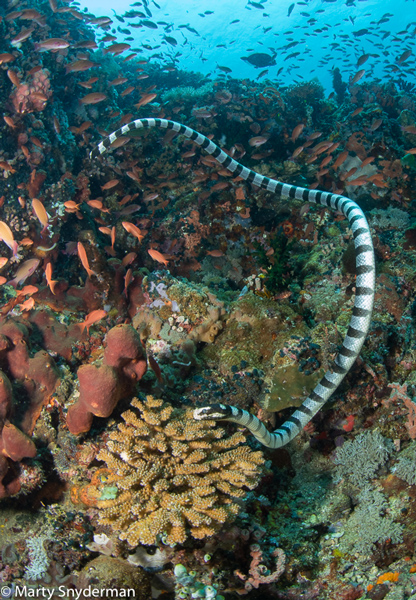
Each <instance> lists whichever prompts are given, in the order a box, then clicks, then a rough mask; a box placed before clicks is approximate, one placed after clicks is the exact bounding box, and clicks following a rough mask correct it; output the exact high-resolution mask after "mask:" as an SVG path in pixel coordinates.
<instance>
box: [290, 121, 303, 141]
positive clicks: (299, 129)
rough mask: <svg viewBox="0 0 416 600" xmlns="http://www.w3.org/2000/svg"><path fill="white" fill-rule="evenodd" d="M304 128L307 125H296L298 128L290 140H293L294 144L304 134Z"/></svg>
mask: <svg viewBox="0 0 416 600" xmlns="http://www.w3.org/2000/svg"><path fill="white" fill-rule="evenodd" d="M304 127H305V125H304V124H303V123H299V125H296V127H295V128H294V130H293V131H292V135H291V138H290V139H291V140H292V142H296V140H297V139H298V137H299V136H300V134H301V133H302V131H303V129H304Z"/></svg>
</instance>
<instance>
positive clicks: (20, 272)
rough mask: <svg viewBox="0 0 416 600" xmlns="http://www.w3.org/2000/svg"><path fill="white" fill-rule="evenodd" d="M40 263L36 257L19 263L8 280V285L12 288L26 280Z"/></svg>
mask: <svg viewBox="0 0 416 600" xmlns="http://www.w3.org/2000/svg"><path fill="white" fill-rule="evenodd" d="M39 264H40V260H38V259H37V258H30V259H29V260H26V261H25V262H24V263H22V264H21V265H20V267H19V268H18V269H17V271H16V273H15V275H14V277H13V279H11V280H10V281H9V285H12V286H13V287H14V288H15V287H17V286H18V285H19V283H23V282H24V281H26V279H27V278H28V277H30V276H31V275H33V273H34V272H35V271H36V269H37V268H38V266H39Z"/></svg>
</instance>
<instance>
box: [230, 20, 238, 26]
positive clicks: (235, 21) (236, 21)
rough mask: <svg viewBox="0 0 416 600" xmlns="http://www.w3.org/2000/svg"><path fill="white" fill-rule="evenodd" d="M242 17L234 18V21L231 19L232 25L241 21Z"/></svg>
mask: <svg viewBox="0 0 416 600" xmlns="http://www.w3.org/2000/svg"><path fill="white" fill-rule="evenodd" d="M239 22H240V19H234V21H230V25H234V23H239Z"/></svg>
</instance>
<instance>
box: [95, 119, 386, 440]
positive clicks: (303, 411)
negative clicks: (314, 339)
mask: <svg viewBox="0 0 416 600" xmlns="http://www.w3.org/2000/svg"><path fill="white" fill-rule="evenodd" d="M149 127H160V128H161V129H171V130H173V131H176V132H177V133H179V134H182V135H184V136H186V137H187V138H189V139H191V140H192V141H193V142H195V143H196V144H198V146H201V148H203V149H204V150H205V151H206V152H208V154H211V156H213V157H214V158H215V159H216V160H217V161H218V162H219V163H220V164H221V165H222V166H223V167H225V168H227V169H228V170H229V171H231V173H233V175H236V176H239V177H241V178H242V179H244V180H245V181H248V182H249V183H252V184H253V185H256V186H258V187H260V188H264V189H266V190H268V191H270V192H275V193H276V194H277V195H278V197H279V198H285V199H286V198H289V199H290V198H295V199H297V200H304V201H305V202H313V203H315V204H321V205H322V206H326V207H329V208H332V209H333V210H338V211H340V212H342V213H343V214H344V215H345V216H346V217H347V219H348V221H349V224H350V227H351V230H352V232H353V238H354V247H355V265H356V275H357V279H356V283H355V286H356V289H355V300H354V307H353V310H352V316H351V320H350V323H349V326H348V331H347V334H346V336H345V339H344V341H343V342H342V347H341V350H340V351H339V353H338V355H337V356H336V358H335V360H334V364H333V367H332V368H331V369H329V370H328V371H327V372H326V373H325V375H324V376H323V377H322V379H321V380H320V382H319V383H318V384H317V385H316V386H315V388H314V390H313V391H312V392H311V394H310V395H309V396H308V398H306V400H305V401H304V402H303V404H302V405H301V406H300V407H299V408H298V409H297V410H295V412H294V413H293V414H292V416H291V417H289V418H288V419H287V421H285V422H284V423H283V424H282V425H280V427H279V428H278V429H276V430H275V431H274V432H272V433H270V432H269V431H268V430H267V429H266V427H265V425H264V424H263V423H262V422H261V421H260V420H259V419H258V418H257V417H255V416H254V415H252V414H250V413H248V412H247V411H245V410H242V409H240V408H237V407H234V406H227V405H224V404H212V405H210V406H203V407H201V408H197V409H195V411H194V418H195V419H197V420H201V419H213V420H216V421H233V422H234V423H238V424H239V425H243V426H244V427H247V429H248V430H249V431H250V432H251V433H252V434H253V435H254V436H255V437H256V438H257V439H258V440H259V442H261V443H262V444H263V445H264V446H268V447H269V448H280V447H281V446H284V445H285V444H287V443H288V442H290V441H291V440H293V438H294V437H295V436H296V435H297V434H298V433H299V432H300V431H301V430H302V429H303V427H305V425H307V424H308V423H309V421H310V420H311V419H312V417H313V416H314V415H315V414H316V413H317V412H318V411H319V409H320V408H322V406H323V405H324V404H325V402H327V400H328V399H329V398H330V396H331V395H332V394H333V392H334V391H335V390H336V389H337V387H338V386H339V385H340V383H341V382H342V380H343V379H344V377H345V375H346V374H347V373H348V371H349V370H350V369H351V367H352V365H353V363H354V361H355V359H356V358H357V356H358V355H359V353H360V351H361V348H362V345H363V343H364V340H365V337H366V335H367V332H368V329H369V327H370V320H371V313H372V309H373V303H374V285H375V260H374V248H373V242H372V239H371V233H370V228H369V226H368V223H367V220H366V218H365V216H364V213H363V211H362V210H361V208H360V207H359V206H358V204H356V203H355V202H354V201H353V200H350V199H349V198H346V197H344V196H339V195H337V194H331V193H329V192H321V191H319V190H308V189H305V188H301V187H297V186H294V185H289V184H287V183H282V182H280V181H276V180H274V179H270V178H268V177H264V176H263V175H260V174H259V173H256V172H255V171H252V170H251V169H248V168H247V167H244V166H243V165H240V163H238V162H237V161H236V160H234V159H233V158H231V157H230V156H228V154H226V153H225V152H224V151H223V150H221V148H220V147H219V146H217V145H216V144H214V142H212V141H211V140H209V139H208V138H207V137H205V136H204V135H202V134H201V133H198V132H197V131H194V130H193V129H191V128H190V127H186V126H185V125H181V124H180V123H176V122H175V121H167V120H166V119H136V120H135V121H132V122H131V123H128V124H127V125H124V126H123V127H121V129H117V131H114V132H113V133H112V134H111V135H109V136H108V137H107V138H105V139H104V140H103V141H102V142H101V143H100V144H98V146H97V148H96V149H95V150H93V151H92V152H91V155H90V157H91V158H96V157H97V156H99V155H100V154H104V152H106V151H107V150H108V149H109V148H110V147H111V144H112V143H113V142H114V141H115V140H116V139H117V138H119V137H120V136H122V135H125V134H127V133H129V131H132V130H134V129H141V128H149Z"/></svg>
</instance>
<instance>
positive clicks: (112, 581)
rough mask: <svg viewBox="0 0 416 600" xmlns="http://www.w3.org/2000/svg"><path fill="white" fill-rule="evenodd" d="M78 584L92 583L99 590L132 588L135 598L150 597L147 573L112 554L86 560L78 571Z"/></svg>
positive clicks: (146, 599)
mask: <svg viewBox="0 0 416 600" xmlns="http://www.w3.org/2000/svg"><path fill="white" fill-rule="evenodd" d="M80 585H83V586H88V585H92V586H93V587H94V588H95V589H99V590H108V589H112V590H118V591H121V590H126V592H127V590H131V589H133V590H134V593H135V595H134V597H135V599H136V600H148V599H149V598H151V597H152V596H151V594H152V591H151V585H150V576H149V574H148V573H146V571H145V570H144V569H142V568H140V567H137V566H135V565H131V564H130V563H128V562H127V561H126V560H122V559H121V558H113V557H112V556H104V555H101V556H98V557H97V558H94V559H93V560H91V561H90V562H88V563H87V564H86V565H85V567H84V568H83V570H82V571H81V573H80V576H79V579H78V587H79V586H80ZM120 595H121V594H120ZM126 595H127V593H126ZM81 597H82V596H81Z"/></svg>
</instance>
